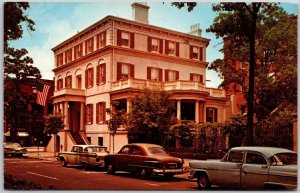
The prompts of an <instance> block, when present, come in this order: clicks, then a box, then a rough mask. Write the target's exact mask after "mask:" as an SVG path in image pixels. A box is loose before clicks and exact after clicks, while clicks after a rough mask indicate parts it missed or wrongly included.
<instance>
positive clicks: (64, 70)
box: [48, 3, 230, 152]
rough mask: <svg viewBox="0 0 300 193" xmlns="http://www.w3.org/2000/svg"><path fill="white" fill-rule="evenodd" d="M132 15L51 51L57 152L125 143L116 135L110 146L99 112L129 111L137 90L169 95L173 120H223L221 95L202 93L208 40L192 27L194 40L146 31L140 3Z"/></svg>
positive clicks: (122, 132)
mask: <svg viewBox="0 0 300 193" xmlns="http://www.w3.org/2000/svg"><path fill="white" fill-rule="evenodd" d="M132 9H133V17H134V18H135V21H131V20H127V19H123V18H118V17H114V16H107V17H105V18H103V19H102V20H100V21H98V22H97V23H95V24H93V25H91V26H90V27H88V28H86V29H84V30H83V31H81V32H79V33H77V34H76V35H74V36H73V37H71V38H69V39H67V40H65V41H64V42H62V43H60V44H59V45H57V46H55V47H54V48H53V49H52V50H53V52H54V56H55V66H54V69H53V71H54V73H55V91H54V97H53V103H54V111H55V112H56V113H61V114H63V115H64V124H65V129H64V131H62V132H60V133H59V134H58V138H57V140H56V141H57V144H56V148H57V150H59V148H62V150H70V147H71V145H72V144H76V143H91V144H99V145H104V146H107V147H108V148H109V150H110V151H111V152H112V149H114V150H118V149H119V148H120V147H121V146H122V145H124V144H127V143H128V136H127V131H125V130H124V129H122V128H120V129H119V130H118V131H117V133H116V134H115V135H114V144H115V145H114V146H115V147H114V148H113V147H112V144H113V142H112V134H111V133H110V132H109V131H108V127H107V125H106V124H105V121H106V120H109V118H110V117H109V115H108V114H106V112H105V109H106V108H110V107H111V104H112V101H114V100H118V101H120V102H121V103H122V104H123V106H125V108H126V109H127V111H130V109H131V103H130V101H129V100H128V98H130V97H132V96H134V95H135V94H137V93H139V91H140V90H141V89H142V88H144V87H148V88H155V87H159V88H161V87H162V88H163V89H164V90H168V91H172V93H173V99H175V100H177V118H178V119H179V120H193V121H195V122H224V121H225V120H226V119H227V118H229V116H230V114H228V113H227V112H229V111H230V104H228V103H227V102H226V96H225V91H224V90H219V89H214V88H207V87H206V82H205V81H206V66H207V64H208V63H207V62H206V47H207V46H208V44H209V41H210V40H209V39H206V38H203V37H201V36H200V35H201V30H200V27H199V25H198V24H197V25H194V26H192V29H191V30H192V31H191V34H194V35H191V34H188V33H181V32H177V31H173V30H169V29H165V28H161V27H157V26H153V25H149V24H148V10H149V7H148V6H147V5H146V4H141V3H133V4H132ZM196 35H198V36H196ZM228 109H229V110H228ZM53 141H54V140H53ZM53 141H52V145H49V146H48V151H51V147H53Z"/></svg>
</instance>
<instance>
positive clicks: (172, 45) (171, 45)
mask: <svg viewBox="0 0 300 193" xmlns="http://www.w3.org/2000/svg"><path fill="white" fill-rule="evenodd" d="M165 44H166V46H165V49H166V50H165V52H166V54H168V55H176V56H179V43H178V42H172V41H168V40H166V41H165Z"/></svg>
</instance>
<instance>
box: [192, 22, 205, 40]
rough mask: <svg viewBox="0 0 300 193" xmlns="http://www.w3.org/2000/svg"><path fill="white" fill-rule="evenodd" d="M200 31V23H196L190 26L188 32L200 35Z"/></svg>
mask: <svg viewBox="0 0 300 193" xmlns="http://www.w3.org/2000/svg"><path fill="white" fill-rule="evenodd" d="M201 32H202V30H201V29H200V24H199V23H197V24H195V25H192V26H191V31H190V32H189V34H191V35H194V36H199V37H201Z"/></svg>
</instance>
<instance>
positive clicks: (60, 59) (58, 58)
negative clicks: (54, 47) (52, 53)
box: [56, 53, 64, 67]
mask: <svg viewBox="0 0 300 193" xmlns="http://www.w3.org/2000/svg"><path fill="white" fill-rule="evenodd" d="M63 58H64V56H63V53H60V54H58V55H57V56H56V63H57V67H59V66H61V65H63V62H64V59H63Z"/></svg>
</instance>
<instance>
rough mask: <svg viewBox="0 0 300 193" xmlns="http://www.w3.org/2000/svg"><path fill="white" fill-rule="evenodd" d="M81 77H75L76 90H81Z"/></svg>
mask: <svg viewBox="0 0 300 193" xmlns="http://www.w3.org/2000/svg"><path fill="white" fill-rule="evenodd" d="M81 82H82V81H81V75H77V76H76V83H77V88H78V89H81Z"/></svg>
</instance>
